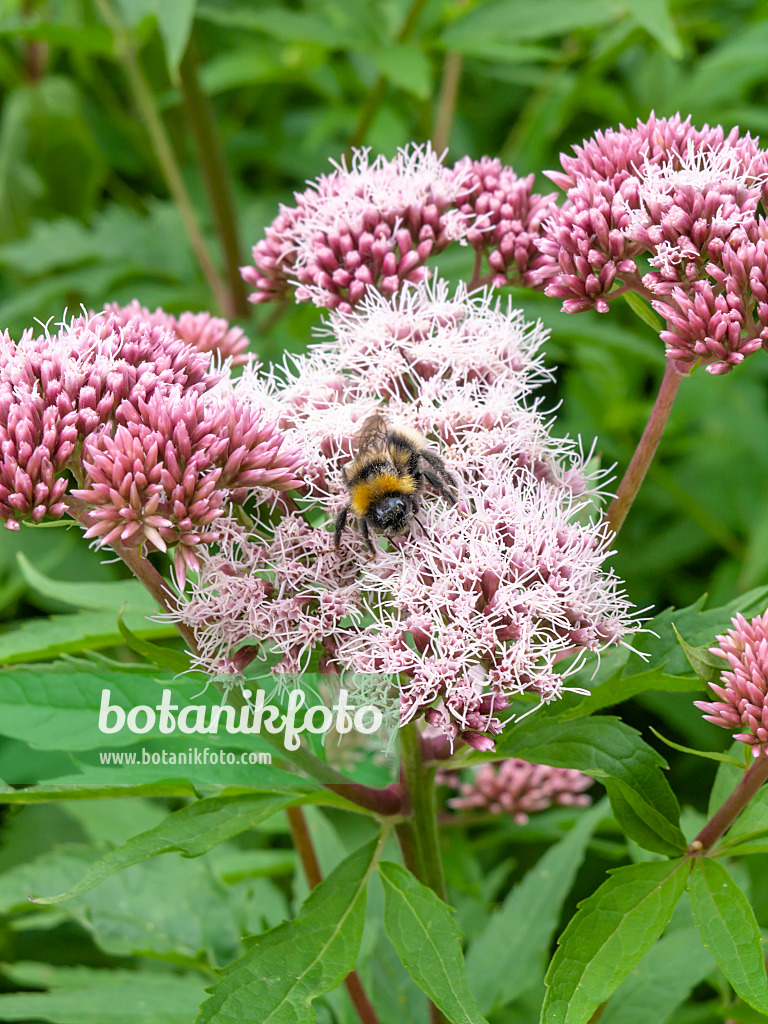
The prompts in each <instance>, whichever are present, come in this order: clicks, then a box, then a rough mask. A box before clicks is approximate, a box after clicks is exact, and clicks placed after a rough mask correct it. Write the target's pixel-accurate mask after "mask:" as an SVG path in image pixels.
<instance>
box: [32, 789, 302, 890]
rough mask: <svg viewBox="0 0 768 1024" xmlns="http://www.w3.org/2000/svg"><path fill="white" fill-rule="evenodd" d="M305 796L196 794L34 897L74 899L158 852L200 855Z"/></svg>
mask: <svg viewBox="0 0 768 1024" xmlns="http://www.w3.org/2000/svg"><path fill="white" fill-rule="evenodd" d="M307 798H309V799H311V794H307V793H306V791H302V790H300V789H297V790H296V791H295V792H294V793H290V792H288V793H286V792H280V793H253V794H249V795H246V796H232V797H209V798H207V799H204V800H197V801H196V802H195V803H193V804H190V805H189V806H187V807H182V809H181V810H180V811H174V813H173V814H170V815H169V816H168V817H167V818H166V819H165V821H163V822H162V823H161V824H160V825H158V826H157V827H156V828H152V829H149V831H147V832H142V833H141V834H140V835H138V836H134V837H133V839H129V840H128V842H126V843H123V845H122V846H118V847H117V848H116V849H114V850H110V852H109V853H107V854H105V855H104V856H103V857H100V858H99V860H97V861H96V862H95V863H94V864H92V865H91V866H90V868H89V869H88V871H86V873H85V874H84V875H83V877H82V878H81V879H80V881H79V882H78V883H77V884H76V885H74V886H73V887H72V888H71V889H68V890H67V892H63V893H60V894H59V895H58V896H40V897H35V898H34V900H33V902H35V903H42V904H54V903H63V902H64V901H65V900H71V899H74V897H75V896H79V895H80V894H81V893H84V892H87V891H88V890H89V889H92V888H93V887H94V886H95V885H98V884H99V882H101V881H103V879H105V878H107V877H108V876H109V875H111V874H113V873H114V872H115V871H120V870H122V869H123V868H127V867H130V865H132V864H138V863H140V862H141V861H143V860H146V859H147V858H149V857H157V856H158V855H159V854H161V853H180V854H181V855H182V856H184V857H199V856H200V854H201V853H205V851H206V850H210V849H211V847H212V846H216V845H217V844H218V843H222V842H224V840H225V839H230V838H231V837H232V836H236V835H239V834H240V833H241V832H245V831H247V830H248V829H249V828H252V827H253V826H254V825H256V824H258V822H260V821H265V820H266V819H267V818H270V817H271V816H272V815H273V814H277V812H278V811H281V810H283V809H284V808H285V807H290V806H291V805H292V804H297V803H302V802H303V801H304V800H306V799H307Z"/></svg>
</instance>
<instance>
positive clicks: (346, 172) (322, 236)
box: [241, 145, 474, 311]
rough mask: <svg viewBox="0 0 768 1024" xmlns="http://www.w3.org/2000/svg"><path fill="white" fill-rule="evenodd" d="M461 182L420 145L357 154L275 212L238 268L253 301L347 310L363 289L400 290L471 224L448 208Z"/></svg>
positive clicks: (452, 205) (421, 274)
mask: <svg viewBox="0 0 768 1024" xmlns="http://www.w3.org/2000/svg"><path fill="white" fill-rule="evenodd" d="M463 179H464V175H463V174H462V173H456V172H454V171H451V170H449V169H448V168H446V167H444V166H443V164H442V162H441V160H440V158H439V157H438V156H437V155H436V154H435V153H434V152H433V151H432V149H431V148H430V147H429V145H426V146H411V147H405V148H403V149H400V150H399V151H398V153H397V156H396V157H395V158H394V159H393V160H386V159H385V158H384V157H382V156H379V157H376V158H375V159H374V160H370V158H369V151H368V150H367V149H362V150H356V151H355V153H354V155H353V157H352V161H351V164H350V166H349V167H347V164H346V162H345V161H344V160H342V161H341V162H340V163H339V164H336V165H335V170H334V171H333V172H332V173H331V174H328V175H323V176H322V177H321V178H319V179H318V180H317V181H316V182H312V183H310V185H309V188H307V189H306V191H304V192H301V193H296V196H295V198H296V206H295V207H288V206H281V207H280V213H279V214H278V216H277V218H276V219H275V221H274V222H273V223H272V224H271V225H270V227H268V228H267V231H266V237H265V238H264V239H263V240H262V241H260V242H259V243H258V244H257V245H255V246H254V248H253V262H254V265H253V266H248V267H243V268H242V271H241V272H242V275H243V278H244V280H245V281H246V282H247V283H248V284H250V285H252V286H253V287H254V289H255V290H254V291H253V293H252V294H251V296H250V299H251V301H252V302H269V301H273V300H275V299H280V298H283V297H285V295H286V294H287V292H288V290H289V289H290V288H291V287H292V286H293V287H296V299H297V301H304V302H305V301H311V302H314V303H315V304H316V305H318V306H324V307H327V308H328V309H339V310H341V311H349V310H350V309H352V307H353V306H355V305H357V303H358V302H360V300H361V299H362V298H363V297H364V296H365V295H366V294H367V293H368V292H369V291H371V290H376V291H379V292H381V293H382V294H383V295H387V296H390V295H393V294H394V293H395V292H397V291H399V290H400V288H401V287H402V284H403V282H404V281H410V282H418V281H423V280H424V279H425V277H426V273H427V271H426V268H425V266H424V264H425V262H426V260H427V259H428V258H429V257H430V256H435V255H437V254H438V253H440V252H442V251H443V250H444V249H445V248H446V246H447V245H448V244H449V243H450V242H453V241H457V240H459V239H462V238H463V237H464V236H465V235H466V233H467V230H468V228H469V226H470V224H471V223H472V220H473V219H474V218H473V217H472V216H471V215H470V214H469V213H464V212H462V211H461V210H459V209H457V206H456V201H457V199H458V197H459V196H460V195H461V194H462V189H463Z"/></svg>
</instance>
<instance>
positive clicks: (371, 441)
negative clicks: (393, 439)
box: [354, 413, 387, 459]
mask: <svg viewBox="0 0 768 1024" xmlns="http://www.w3.org/2000/svg"><path fill="white" fill-rule="evenodd" d="M386 451H387V422H386V420H385V419H384V417H383V416H382V415H381V414H380V413H374V415H373V416H369V417H368V418H367V419H366V420H364V421H363V425H362V426H361V428H360V430H359V431H358V433H357V435H356V436H355V440H354V452H355V456H356V458H357V459H360V458H364V457H365V456H370V455H374V454H376V453H377V452H384V453H386Z"/></svg>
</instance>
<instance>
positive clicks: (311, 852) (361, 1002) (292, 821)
mask: <svg viewBox="0 0 768 1024" xmlns="http://www.w3.org/2000/svg"><path fill="white" fill-rule="evenodd" d="M286 814H287V815H288V823H289V825H290V826H291V834H292V836H293V842H294V845H295V847H296V849H297V851H298V854H299V857H300V858H301V864H302V867H303V868H304V874H305V875H306V879H307V883H308V885H309V887H310V889H314V888H315V886H316V885H320V883H321V882H322V880H323V875H322V872H321V870H320V865H319V863H318V860H317V855H316V853H315V847H314V845H313V843H312V836H311V835H310V832H309V828H308V826H307V819H306V818H305V817H304V811H303V810H302V809H301V808H300V807H289V808H288V809H287V811H286ZM344 985H345V986H346V989H347V992H348V993H349V998H350V999H351V1000H352V1005H353V1006H354V1008H355V1010H356V1011H357V1015H358V1017H359V1018H360V1020H361V1022H362V1024H379V1018H378V1017H377V1016H376V1011H375V1010H374V1008H373V1006H372V1005H371V1001H370V999H369V998H368V996H367V995H366V992H365V989H364V988H363V983H362V982H361V981H360V976H359V974H358V973H357V971H351V972H350V973H349V974H348V975H347V977H346V978H345V979H344Z"/></svg>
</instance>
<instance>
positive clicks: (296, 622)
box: [179, 282, 637, 750]
mask: <svg viewBox="0 0 768 1024" xmlns="http://www.w3.org/2000/svg"><path fill="white" fill-rule="evenodd" d="M326 333H327V335H328V337H327V338H326V339H325V340H323V341H321V342H320V343H319V344H317V345H315V346H313V347H312V348H311V350H310V351H309V352H308V353H307V354H306V355H304V356H301V357H298V358H296V359H294V360H293V361H292V362H291V363H289V364H288V366H287V367H286V368H285V369H283V370H281V371H278V370H273V371H272V372H271V374H269V375H268V376H267V377H266V378H265V377H264V376H263V375H257V374H256V373H254V372H252V371H250V370H249V369H246V372H245V373H244V375H243V376H242V378H240V380H239V381H238V382H237V383H236V384H235V385H234V394H235V395H236V396H237V397H238V398H240V399H241V400H242V401H244V402H245V403H246V404H247V403H248V402H254V403H255V404H256V406H257V407H258V408H264V409H266V411H267V413H268V415H269V416H270V417H271V418H274V419H275V420H276V421H277V422H278V424H279V427H280V429H281V430H283V431H284V432H285V433H286V435H287V437H288V439H289V443H290V444H291V445H292V446H295V447H296V448H297V449H298V450H299V451H300V452H301V454H302V459H303V464H304V482H303V486H302V489H301V492H300V493H301V495H302V497H301V499H300V501H299V507H297V506H295V505H291V504H290V503H286V502H285V501H284V500H283V499H281V498H280V497H279V496H278V497H276V498H275V499H274V501H275V505H276V506H279V509H280V510H281V511H282V513H283V514H282V518H281V519H280V520H279V523H278V525H277V527H276V528H275V530H274V535H273V536H271V537H270V538H269V539H259V538H258V537H256V536H254V537H251V538H249V537H248V536H247V535H246V534H245V532H244V531H243V530H242V529H239V528H237V527H236V526H235V525H234V524H230V525H229V527H228V528H227V532H226V536H224V538H223V540H222V544H221V549H220V551H219V552H218V553H217V554H216V555H213V554H212V553H210V552H208V553H206V554H205V555H204V556H203V557H202V559H201V571H200V575H199V577H198V579H197V580H196V581H195V582H194V583H193V585H192V589H191V591H190V599H189V601H188V602H187V603H186V604H185V605H184V607H183V608H182V609H181V610H180V612H179V614H180V615H181V617H182V619H183V621H185V622H186V623H187V625H189V626H191V627H192V628H194V629H195V630H196V631H197V632H198V635H199V637H200V645H201V648H202V664H203V665H204V666H205V667H206V668H208V670H209V671H214V672H221V671H226V670H227V667H229V669H230V670H236V669H242V668H243V667H244V665H245V664H247V662H248V661H249V660H250V659H252V658H254V657H257V656H258V657H262V658H264V659H267V660H268V661H269V662H270V664H272V665H273V666H274V665H275V663H276V662H277V665H276V669H277V671H279V672H289V673H293V672H299V671H302V670H303V669H305V668H306V667H307V666H308V665H310V664H312V665H314V664H317V663H318V659H319V665H320V668H321V669H328V670H331V671H333V672H339V673H341V674H342V675H343V674H344V673H349V672H354V673H362V674H365V675H368V676H371V677H377V678H381V679H384V680H391V681H393V682H398V681H399V683H400V687H401V693H402V704H401V714H402V720H403V721H404V722H405V721H409V720H411V719H413V718H415V717H426V719H427V721H428V722H430V723H432V724H433V725H435V726H436V727H437V728H438V729H439V730H440V731H441V732H442V733H443V734H445V735H446V736H448V737H449V738H450V740H451V741H452V742H453V741H454V740H456V741H458V740H463V741H464V742H467V743H469V744H471V745H473V746H475V747H476V748H478V749H481V750H487V749H493V739H492V737H493V735H494V734H495V733H497V732H498V731H499V730H500V728H501V722H500V720H499V718H498V717H497V713H498V712H500V711H502V710H503V709H505V708H507V707H508V705H509V702H510V699H511V698H513V697H515V696H519V695H521V694H522V695H532V696H534V697H535V698H537V699H538V700H539V701H549V700H552V699H554V698H556V697H558V696H559V695H560V693H561V692H562V690H563V687H564V679H565V676H566V675H567V673H568V672H569V671H572V670H573V667H574V663H573V662H572V663H571V666H570V668H566V669H565V672H564V671H563V669H562V667H560V668H559V667H558V662H560V661H561V660H562V659H564V658H567V657H568V656H570V655H578V654H579V652H584V651H587V650H590V651H594V650H599V649H601V648H602V647H604V646H606V645H608V644H613V643H621V642H622V641H623V640H624V639H625V637H626V636H627V634H628V633H629V632H631V631H633V630H634V629H635V628H637V623H636V622H635V621H633V620H632V618H631V616H630V614H629V608H630V606H629V604H628V602H627V600H626V598H625V597H624V595H623V593H622V592H621V590H620V589H619V584H618V580H617V579H616V578H615V577H614V576H613V575H612V574H611V573H609V572H606V571H605V570H604V568H603V563H604V561H605V558H606V556H607V554H608V547H609V544H610V535H609V534H608V533H607V532H606V531H605V530H604V529H603V528H601V527H599V526H596V525H595V524H594V523H593V522H591V520H590V519H589V518H588V516H589V513H590V511H591V510H593V509H594V504H593V503H594V501H595V499H596V497H597V496H598V493H597V491H596V489H595V488H596V484H597V481H598V480H599V479H602V474H601V473H600V472H597V474H595V472H594V470H593V471H591V472H590V470H589V469H588V468H587V462H588V456H587V457H585V456H584V453H583V452H582V451H581V449H580V447H579V445H577V444H575V443H574V442H571V441H568V440H562V439H557V438H555V437H553V436H552V434H551V432H550V429H549V424H548V422H547V420H546V418H545V416H544V415H543V413H542V411H541V409H540V406H539V403H538V402H537V401H536V400H535V399H531V397H530V393H531V391H532V389H533V388H534V387H535V386H537V385H538V384H539V383H540V382H541V381H542V380H545V379H547V377H548V374H547V372H546V371H545V370H544V369H543V367H542V363H541V359H540V356H539V355H538V349H539V347H540V345H541V343H542V342H543V340H544V337H545V332H544V331H543V329H542V328H541V326H540V325H535V326H531V325H528V324H526V323H525V322H524V321H523V320H522V318H521V315H520V314H519V313H518V312H516V311H514V310H512V309H510V308H506V309H505V308H503V307H502V306H500V305H499V304H498V303H497V304H494V303H493V302H491V300H490V299H489V297H488V296H487V295H484V294H480V293H475V294H474V295H471V296H470V295H468V294H467V292H466V289H465V288H463V287H460V288H459V289H458V290H457V291H456V293H455V294H453V295H451V294H450V293H449V291H448V288H447V287H446V285H445V284H444V283H442V282H436V283H433V284H432V285H429V286H427V285H424V284H422V285H420V286H417V287H413V286H411V287H407V288H405V289H403V291H402V292H401V293H400V294H399V295H398V296H396V297H395V298H394V299H392V300H386V299H385V298H384V297H383V296H381V295H379V294H377V293H375V292H372V293H371V294H370V295H369V296H368V297H367V298H366V299H365V300H364V301H363V303H362V304H361V305H360V306H359V307H358V309H357V310H356V311H355V312H353V313H344V312H341V311H339V310H335V311H334V312H333V313H332V314H331V316H330V319H329V321H328V324H327V327H326ZM376 412H378V413H380V414H382V415H383V416H384V418H385V420H386V421H387V422H388V423H391V424H392V425H402V426H406V427H409V428H411V429H415V430H417V431H419V432H420V433H421V434H422V435H424V437H425V438H427V440H428V442H429V444H430V446H431V447H432V449H433V450H434V451H435V452H436V453H437V454H439V455H440V456H441V457H442V458H443V459H444V460H445V463H446V465H447V467H448V469H449V471H450V472H451V473H452V474H453V475H455V476H456V477H457V478H458V479H459V480H460V482H461V483H460V488H459V502H458V506H456V507H454V506H450V505H448V504H447V503H446V502H445V501H444V500H443V499H442V498H440V497H439V496H438V495H437V494H436V493H435V492H430V490H429V488H427V491H426V492H425V494H424V496H423V500H422V503H421V508H420V510H419V512H418V523H417V522H416V521H414V522H413V523H412V524H411V527H410V529H409V530H408V532H407V533H406V534H404V535H402V536H400V537H398V538H395V540H393V542H392V543H391V544H390V545H388V549H387V550H379V551H378V554H377V556H376V557H375V558H374V559H371V558H370V557H369V555H368V554H367V552H366V549H365V546H364V543H363V540H362V538H361V536H360V534H359V532H358V531H356V530H355V529H353V528H349V529H347V530H345V531H344V533H343V534H342V537H341V543H340V548H339V550H338V551H335V550H334V540H333V534H332V532H331V529H330V525H331V522H332V519H333V517H334V516H335V515H336V514H337V513H338V511H339V510H340V509H341V508H342V507H343V506H344V505H345V504H346V503H347V501H348V495H347V492H346V489H345V486H344V482H343V473H342V471H343V467H344V466H345V465H348V464H349V462H350V460H351V459H352V457H353V452H354V447H355V436H356V435H357V433H358V432H359V430H360V426H361V424H362V423H363V422H364V420H365V419H366V418H367V417H369V416H370V415H372V414H373V413H376ZM309 522H312V523H313V525H312V526H310V525H309ZM219 529H220V530H222V529H223V527H222V525H221V523H220V524H219ZM376 539H377V543H378V544H379V545H380V544H381V538H376ZM534 706H535V705H534Z"/></svg>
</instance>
